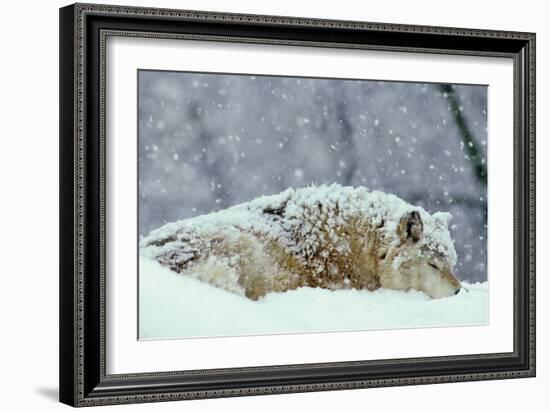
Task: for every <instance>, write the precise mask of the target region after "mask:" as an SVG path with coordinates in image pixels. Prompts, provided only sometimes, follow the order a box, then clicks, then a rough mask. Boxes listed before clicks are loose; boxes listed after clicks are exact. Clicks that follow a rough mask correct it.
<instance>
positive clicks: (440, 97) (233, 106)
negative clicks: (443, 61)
mask: <svg viewBox="0 0 550 411" xmlns="http://www.w3.org/2000/svg"><path fill="white" fill-rule="evenodd" d="M138 76H139V79H138V83H139V84H138V86H139V197H140V198H139V231H140V235H141V236H143V235H147V234H148V233H149V231H150V230H152V229H155V228H157V227H159V226H161V225H162V224H164V223H166V222H170V221H175V220H179V219H184V218H189V217H193V216H197V215H200V214H205V213H209V212H212V211H216V210H220V209H224V208H227V207H230V206H232V205H235V204H239V203H242V202H245V201H249V200H251V199H253V198H255V197H258V196H261V195H264V194H275V193H278V192H281V191H283V190H285V189H286V188H288V187H303V186H306V185H308V184H311V183H317V184H320V183H333V182H336V183H340V184H342V185H352V186H365V187H367V188H368V189H370V190H380V191H384V192H387V193H393V194H396V195H397V196H399V197H401V198H403V199H404V200H406V201H408V202H409V203H411V204H415V205H419V206H422V207H424V208H425V209H426V210H428V211H429V212H435V211H448V212H450V213H451V214H452V215H453V220H452V221H451V224H450V229H451V235H452V237H453V239H454V240H455V246H456V250H457V253H458V263H457V267H456V269H455V274H456V275H457V276H458V277H459V279H461V280H467V281H469V282H476V281H486V280H487V267H486V264H487V197H486V196H487V172H486V170H487V164H486V153H487V87H486V86H482V85H443V84H428V83H407V82H389V81H384V82H382V81H367V80H339V79H319V78H315V79H312V78H297V77H275V76H253V75H228V74H201V73H187V72H161V71H140V72H139V74H138Z"/></svg>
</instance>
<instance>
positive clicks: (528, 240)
mask: <svg viewBox="0 0 550 411" xmlns="http://www.w3.org/2000/svg"><path fill="white" fill-rule="evenodd" d="M108 36H128V37H149V38H171V39H178V38H187V39H197V40H205V41H207V40H217V41H224V42H235V43H259V44H277V45H290V46H291V45H299V46H312V47H329V48H341V49H367V50H382V51H399V52H411V53H418V52H421V53H431V54H446V55H468V56H484V57H501V58H508V59H511V60H513V70H514V84H513V87H514V102H513V104H514V111H513V112H514V182H513V184H514V220H513V221H507V222H505V223H506V224H513V227H514V239H513V241H514V268H513V269H514V287H513V290H514V303H513V304H514V318H513V323H514V327H513V329H514V336H513V339H514V349H513V351H512V352H506V353H491V354H475V355H456V356H446V357H431V358H407V359H398V360H391V359H390V360H387V359H383V358H380V359H377V360H368V361H363V360H362V359H361V358H357V359H356V361H353V362H340V363H334V362H333V363H316V364H292V365H285V364H280V365H276V366H264V367H246V368H225V369H224V368H221V369H207V370H190V369H188V370H173V371H170V372H157V373H151V372H148V373H138V374H114V375H113V374H107V373H106V370H105V355H106V344H105V332H106V324H105V319H106V314H105V313H106V305H105V275H106V265H105V259H106V244H105V233H106V230H108V216H106V213H105V196H106V190H105V175H106V174H105V156H106V155H108V153H106V149H105V148H106V146H105V138H106V136H105V87H106V81H105V80H106V79H105V76H106V72H105V47H106V45H105V40H106V38H107V37H108ZM60 101H61V102H60V213H61V226H60V235H61V242H60V264H61V266H60V401H61V402H63V403H66V404H70V405H73V406H91V405H104V404H123V403H137V402H151V401H170V400H182V399H197V398H214V397H229V396H244V395H259V394H276V393H291V392H302V391H322V390H338V389H355V388H369V387H381V386H396V385H413V384H433V383H446V382H458V381H476V380H489V379H504V378H521V377H534V376H535V34H533V33H523V32H507V31H489V30H475V29H462V28H446V27H426V26H411V25H397V24H383V23H366V22H354V21H333V20H315V19H305V18H293V17H278V16H260V15H240V14H225V13H213V12H199V11H182V10H166V9H149V8H135V7H124V6H106V5H92V4H75V5H71V6H67V7H64V8H62V9H61V10H60ZM107 309H108V308H107Z"/></svg>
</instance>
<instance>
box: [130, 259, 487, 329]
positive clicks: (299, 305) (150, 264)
mask: <svg viewBox="0 0 550 411" xmlns="http://www.w3.org/2000/svg"><path fill="white" fill-rule="evenodd" d="M139 275H140V283H139V335H140V338H141V339H157V338H188V337H213V336H237V335H261V334H287V333H304V332H329V331H350V330H371V329H388V328H414V327H439V326H461V325H483V324H487V323H488V318H489V313H488V287H487V283H481V284H480V283H477V284H465V286H466V287H467V288H468V290H469V292H466V291H464V290H463V291H461V292H460V293H459V294H458V295H456V296H453V297H448V298H442V299H430V298H429V297H427V296H426V295H425V294H423V293H422V292H419V291H409V292H402V291H394V290H385V289H379V290H377V291H375V292H369V291H367V290H354V289H351V290H337V291H329V290H324V289H317V288H300V289H297V290H293V291H288V292H285V293H271V294H268V295H266V296H265V297H264V298H262V299H260V300H259V301H252V300H249V299H247V298H246V297H242V296H239V295H237V294H234V293H231V292H228V291H225V290H222V289H220V288H216V287H214V286H213V285H210V284H207V283H204V282H201V281H199V280H196V279H194V278H191V277H189V276H185V275H181V274H176V273H175V272H174V271H171V270H169V269H167V268H164V267H162V266H161V265H160V264H158V263H157V262H156V261H153V260H150V259H148V258H144V257H141V258H140V274H139Z"/></svg>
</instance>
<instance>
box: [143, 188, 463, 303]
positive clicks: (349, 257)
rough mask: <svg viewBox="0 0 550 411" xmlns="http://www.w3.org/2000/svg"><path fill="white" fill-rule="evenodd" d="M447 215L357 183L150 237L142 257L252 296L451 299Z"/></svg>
mask: <svg viewBox="0 0 550 411" xmlns="http://www.w3.org/2000/svg"><path fill="white" fill-rule="evenodd" d="M450 218H451V215H450V214H448V213H441V212H438V213H434V214H432V215H430V214H429V213H428V212H426V211H425V210H424V209H422V208H421V207H415V206H412V205H410V204H408V203H406V202H405V201H403V200H401V199H400V198H398V197H396V196H394V195H391V194H385V193H382V192H376V191H373V192H369V191H368V190H367V189H365V188H364V187H359V188H353V187H342V186H340V185H337V184H333V185H331V186H310V187H306V188H300V189H288V190H286V191H284V192H282V193H280V194H277V195H272V196H266V197H260V198H258V199H255V200H253V201H250V202H248V203H244V204H241V205H237V206H234V207H231V208H228V209H226V210H222V211H219V212H215V213H211V214H206V215H202V216H198V217H195V218H190V219H188V220H182V221H178V222H175V223H169V224H166V225H164V226H162V227H161V228H159V229H157V230H155V231H153V232H151V234H149V236H147V237H146V238H144V239H143V240H142V241H141V243H140V246H141V253H142V254H143V255H145V256H148V257H150V258H153V259H155V260H157V261H158V262H159V263H160V264H161V265H164V266H167V267H169V268H171V269H172V270H174V271H176V272H178V273H182V274H188V275H190V276H193V277H195V278H198V279H200V280H203V281H207V282H209V283H211V284H213V285H216V286H218V287H222V288H224V289H226V290H229V291H232V292H236V293H239V294H242V295H245V296H247V297H248V298H251V299H253V300H256V299H258V298H260V297H262V296H264V295H265V294H267V293H269V292H274V291H279V292H281V291H287V290H292V289H296V288H298V287H322V288H327V289H341V288H358V289H368V290H371V291H372V290H376V289H378V288H380V287H383V288H390V289H395V290H409V289H415V290H420V291H423V292H424V293H426V294H427V295H429V296H431V297H434V298H438V297H445V296H451V295H454V294H456V293H457V292H458V291H459V290H460V288H461V285H460V283H459V282H458V280H457V279H456V278H455V276H454V275H453V267H454V265H455V263H456V252H455V248H454V244H453V241H452V240H451V237H450V233H449V230H448V223H449V220H450Z"/></svg>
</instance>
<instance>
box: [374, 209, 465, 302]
mask: <svg viewBox="0 0 550 411" xmlns="http://www.w3.org/2000/svg"><path fill="white" fill-rule="evenodd" d="M423 214H424V215H425V219H426V220H427V221H426V223H427V224H425V223H424V221H423V219H422V217H421V213H420V212H419V211H416V210H415V211H408V212H406V213H405V214H404V215H403V216H402V217H401V219H400V220H399V223H398V224H397V227H396V228H395V230H396V232H395V234H397V235H396V236H395V235H394V236H392V237H393V238H394V240H393V241H392V242H391V243H390V244H389V245H388V246H387V248H385V249H382V250H380V254H379V256H378V257H379V265H378V275H379V278H380V285H381V287H384V288H391V289H397V290H409V289H415V290H419V291H423V292H424V293H426V294H427V295H429V296H430V297H432V298H441V297H448V296H452V295H454V294H457V293H458V292H459V291H460V289H461V288H462V286H461V285H460V282H459V281H458V280H457V279H456V277H455V276H454V274H453V267H454V265H455V262H456V251H455V249H454V244H453V241H452V240H451V237H450V234H449V230H448V223H449V221H450V219H451V215H450V214H449V213H435V214H433V215H429V214H427V213H424V212H423Z"/></svg>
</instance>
